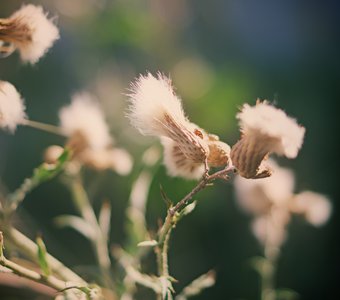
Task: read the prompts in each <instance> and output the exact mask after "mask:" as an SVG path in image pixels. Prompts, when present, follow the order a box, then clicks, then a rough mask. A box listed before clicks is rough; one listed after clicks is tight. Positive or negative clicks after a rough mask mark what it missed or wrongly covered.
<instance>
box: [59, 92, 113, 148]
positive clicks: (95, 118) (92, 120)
mask: <svg viewBox="0 0 340 300" xmlns="http://www.w3.org/2000/svg"><path fill="white" fill-rule="evenodd" d="M59 118H60V125H61V128H62V130H63V131H64V133H65V134H67V135H68V136H70V137H72V136H74V135H76V134H81V136H82V137H83V138H84V139H85V140H86V143H87V145H88V146H89V147H90V148H92V149H94V150H98V149H104V148H107V147H108V146H110V144H112V142H113V140H112V138H111V136H110V133H109V128H108V126H107V124H106V122H105V118H104V114H103V112H102V111H101V110H100V108H99V105H98V104H97V103H96V102H95V101H94V99H93V97H92V96H91V95H90V94H87V93H79V94H75V95H74V96H73V97H72V102H71V104H70V105H68V106H66V107H63V108H62V109H61V110H60V112H59Z"/></svg>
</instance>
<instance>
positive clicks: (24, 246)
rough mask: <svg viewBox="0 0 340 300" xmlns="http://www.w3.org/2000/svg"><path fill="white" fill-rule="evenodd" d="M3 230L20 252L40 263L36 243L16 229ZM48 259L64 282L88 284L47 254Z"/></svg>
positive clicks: (6, 227) (52, 268)
mask: <svg viewBox="0 0 340 300" xmlns="http://www.w3.org/2000/svg"><path fill="white" fill-rule="evenodd" d="M2 230H3V231H4V233H5V235H6V238H7V239H8V241H9V242H11V243H12V244H13V245H15V246H16V248H17V249H18V250H19V251H20V252H22V253H23V254H25V255H27V256H29V257H30V258H31V259H33V260H34V261H36V262H38V257H37V253H38V246H37V245H36V243H34V242H33V241H32V240H30V239H29V238H28V237H26V236H25V235H23V234H22V233H21V232H20V231H18V230H16V229H15V228H12V227H8V226H5V227H4V228H3V229H2ZM46 259H47V262H48V265H49V266H50V268H51V270H52V272H53V273H55V274H57V275H58V276H59V277H60V278H61V279H62V280H65V281H72V282H77V283H79V284H86V282H85V280H83V279H82V278H81V277H80V276H78V275H77V274H76V273H74V272H73V271H71V270H70V269H69V268H67V267H66V266H64V265H63V264H62V263H61V262H60V261H59V260H57V259H56V258H54V257H53V256H52V255H50V254H47V256H46Z"/></svg>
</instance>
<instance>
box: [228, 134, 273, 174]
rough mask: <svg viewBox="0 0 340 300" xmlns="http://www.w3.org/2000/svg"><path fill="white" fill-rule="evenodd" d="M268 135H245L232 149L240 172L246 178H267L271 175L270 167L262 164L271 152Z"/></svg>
mask: <svg viewBox="0 0 340 300" xmlns="http://www.w3.org/2000/svg"><path fill="white" fill-rule="evenodd" d="M270 144H271V139H270V138H268V137H265V136H264V137H262V138H259V137H258V136H247V135H244V136H243V137H242V139H241V140H239V141H238V142H237V143H236V144H235V145H234V146H233V147H232V149H231V153H230V157H231V160H232V162H233V165H234V166H235V168H236V169H237V170H238V172H239V174H240V175H241V176H242V177H245V178H252V179H257V178H265V177H269V176H270V175H271V171H270V169H268V168H267V167H264V166H263V165H262V161H263V160H264V159H265V157H266V156H267V155H268V153H269V151H270V150H269V147H268V145H270Z"/></svg>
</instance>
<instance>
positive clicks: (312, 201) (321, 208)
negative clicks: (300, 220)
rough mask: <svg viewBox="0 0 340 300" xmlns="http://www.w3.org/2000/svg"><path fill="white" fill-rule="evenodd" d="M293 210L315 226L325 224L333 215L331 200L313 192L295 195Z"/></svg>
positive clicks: (292, 204)
mask: <svg viewBox="0 0 340 300" xmlns="http://www.w3.org/2000/svg"><path fill="white" fill-rule="evenodd" d="M291 209H292V211H293V212H295V213H298V214H302V215H304V216H305V218H306V220H307V221H308V222H309V223H311V224H312V225H314V226H321V225H323V224H325V223H326V222H327V221H328V219H329V217H330V215H331V213H332V205H331V203H330V201H329V199H328V198H327V197H325V196H324V195H321V194H318V193H314V192H311V191H304V192H301V193H299V194H297V195H295V197H294V199H293V201H292V203H291Z"/></svg>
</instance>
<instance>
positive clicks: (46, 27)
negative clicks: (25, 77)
mask: <svg viewBox="0 0 340 300" xmlns="http://www.w3.org/2000/svg"><path fill="white" fill-rule="evenodd" d="M58 38H59V30H58V28H57V27H56V26H55V25H54V23H53V22H52V21H51V20H50V19H48V18H47V14H46V13H44V11H43V9H42V7H41V6H35V5H32V4H28V5H24V6H22V7H21V8H20V9H19V10H18V11H16V12H14V13H13V14H12V15H11V16H10V17H9V18H7V19H0V40H1V41H2V42H3V43H7V44H8V45H7V46H3V47H0V50H2V51H4V52H8V54H11V53H12V52H13V51H14V50H15V49H18V50H19V53H20V57H21V59H22V60H23V61H24V62H30V63H31V64H35V63H36V62H37V61H38V60H39V59H40V58H41V57H42V56H43V55H44V54H45V53H46V52H47V51H48V49H49V48H51V47H52V45H53V43H54V42H55V41H56V40H57V39H58Z"/></svg>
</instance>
